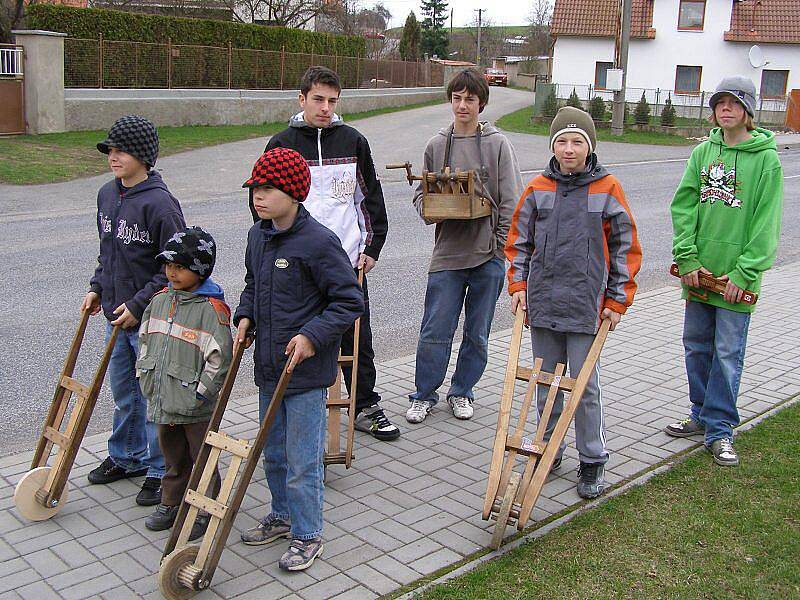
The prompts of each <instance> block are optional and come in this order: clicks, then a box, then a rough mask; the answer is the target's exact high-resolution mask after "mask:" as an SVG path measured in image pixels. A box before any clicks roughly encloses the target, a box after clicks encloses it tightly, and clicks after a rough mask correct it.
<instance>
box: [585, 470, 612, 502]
mask: <svg viewBox="0 0 800 600" xmlns="http://www.w3.org/2000/svg"><path fill="white" fill-rule="evenodd" d="M605 471H606V468H605V466H603V465H601V464H599V463H580V465H579V466H578V496H580V497H581V498H597V497H598V496H599V495H600V494H602V493H603V492H605V491H606V487H608V486H607V484H606V481H605V479H604V478H603V475H604V474H605Z"/></svg>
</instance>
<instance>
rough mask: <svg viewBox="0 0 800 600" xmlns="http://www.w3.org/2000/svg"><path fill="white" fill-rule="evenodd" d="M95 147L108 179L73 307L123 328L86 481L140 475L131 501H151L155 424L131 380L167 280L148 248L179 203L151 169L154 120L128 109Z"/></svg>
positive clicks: (155, 497) (157, 458)
mask: <svg viewBox="0 0 800 600" xmlns="http://www.w3.org/2000/svg"><path fill="white" fill-rule="evenodd" d="M97 149H98V150H99V151H100V152H102V153H104V154H108V165H109V167H110V168H111V172H112V173H113V174H114V180H113V181H109V182H108V183H106V184H105V185H104V186H103V187H102V188H100V191H99V192H98V194H97V230H98V232H99V234H100V255H99V256H98V257H97V263H98V264H97V268H96V269H95V272H94V277H92V279H91V281H90V283H89V292H88V293H87V294H86V297H85V298H84V299H83V303H82V304H81V310H88V311H90V312H91V314H93V315H95V314H97V313H99V312H100V309H101V308H102V310H103V314H104V315H105V317H106V319H108V324H107V335H108V336H110V335H111V330H112V328H113V327H114V326H115V325H119V326H121V327H122V330H123V331H122V332H121V334H120V335H119V336H117V341H116V345H115V346H114V350H113V352H112V354H111V362H110V363H109V367H108V371H109V377H110V379H111V394H112V395H113V397H114V405H115V410H114V420H113V429H112V433H111V437H110V438H108V457H107V458H106V459H105V460H104V461H103V462H102V463H101V464H100V466H99V467H97V468H95V469H94V470H92V471H91V472H90V473H89V482H90V483H111V482H112V481H117V480H119V479H125V478H128V477H136V476H139V475H146V478H145V480H144V484H143V485H142V490H141V491H140V492H139V494H138V495H137V496H136V503H137V504H139V505H141V506H155V505H156V504H158V503H159V502H160V501H161V477H162V476H163V475H164V457H163V456H162V454H161V450H160V448H159V445H158V434H157V431H156V426H155V424H154V423H149V422H146V415H147V401H146V400H145V398H144V396H143V395H142V391H141V389H140V388H139V382H138V380H137V379H136V355H137V353H138V346H139V343H138V339H139V334H138V327H137V325H138V324H139V321H141V319H142V313H144V309H145V307H146V306H147V304H148V303H149V302H150V298H152V297H153V294H155V293H156V292H157V291H158V290H160V289H162V288H164V287H165V286H166V285H167V278H166V276H165V275H164V271H163V268H162V266H161V264H160V263H159V262H158V261H157V260H156V255H157V254H158V253H159V252H161V249H162V248H163V246H164V244H165V243H166V242H167V240H168V239H169V238H171V237H172V236H173V234H174V233H175V232H176V231H178V230H179V229H183V227H185V225H186V224H185V223H184V220H183V212H182V211H181V207H180V204H178V201H177V200H176V199H175V197H174V196H173V195H172V194H170V192H169V190H168V189H167V186H166V185H165V184H164V182H163V181H162V179H161V175H159V174H158V173H156V171H154V170H152V169H153V167H154V166H155V164H156V159H157V158H158V132H157V131H156V127H155V125H153V124H152V123H151V122H150V121H148V120H147V119H144V118H142V117H138V116H136V115H128V116H126V117H121V118H119V119H117V121H116V122H115V123H114V125H113V126H112V127H111V129H110V130H109V132H108V136H107V137H106V139H105V140H103V141H102V142H100V143H99V144H97Z"/></svg>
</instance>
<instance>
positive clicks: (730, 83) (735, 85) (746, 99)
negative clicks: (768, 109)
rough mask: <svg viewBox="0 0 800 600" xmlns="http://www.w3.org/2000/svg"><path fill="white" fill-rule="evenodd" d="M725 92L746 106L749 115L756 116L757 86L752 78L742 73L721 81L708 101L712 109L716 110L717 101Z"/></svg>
mask: <svg viewBox="0 0 800 600" xmlns="http://www.w3.org/2000/svg"><path fill="white" fill-rule="evenodd" d="M725 94H729V95H731V96H733V97H734V98H736V100H738V101H739V103H740V104H741V105H742V106H744V109H745V110H746V111H747V114H748V115H750V116H751V117H755V116H756V86H755V85H754V84H753V82H752V81H751V80H750V79H748V78H747V77H743V76H742V75H734V76H733V77H726V78H725V79H723V80H722V81H720V82H719V85H718V86H717V89H716V90H715V91H714V93H713V94H712V96H711V98H710V99H709V101H708V105H709V106H710V107H711V110H714V107H715V106H716V105H717V102H719V101H720V100H721V99H722V97H723V96H724V95H725Z"/></svg>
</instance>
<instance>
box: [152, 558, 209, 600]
mask: <svg viewBox="0 0 800 600" xmlns="http://www.w3.org/2000/svg"><path fill="white" fill-rule="evenodd" d="M199 549H200V546H184V547H183V548H179V549H178V550H175V551H174V552H172V553H170V554H168V555H167V556H166V557H165V558H164V560H163V561H161V567H160V568H159V569H158V589H159V590H160V591H161V594H162V595H163V596H164V598H166V599H167V600H184V599H185V598H191V597H192V596H194V595H195V594H198V593H199V592H198V591H197V590H194V589H192V588H190V587H187V586H186V585H184V584H183V583H182V582H181V577H180V573H181V570H182V569H184V568H186V567H190V566H191V565H192V564H193V563H194V560H195V558H197V552H198V550H199ZM184 579H185V578H184Z"/></svg>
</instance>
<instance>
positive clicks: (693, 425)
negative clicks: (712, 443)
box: [664, 417, 706, 438]
mask: <svg viewBox="0 0 800 600" xmlns="http://www.w3.org/2000/svg"><path fill="white" fill-rule="evenodd" d="M705 432H706V428H705V426H704V425H703V424H702V423H700V422H698V421H695V420H694V419H693V418H692V417H686V418H685V419H681V420H680V421H678V422H677V423H670V424H669V425H667V426H666V427H664V433H666V434H667V435H671V436H672V437H680V438H683V437H690V436H693V435H703V434H704V433H705Z"/></svg>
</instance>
